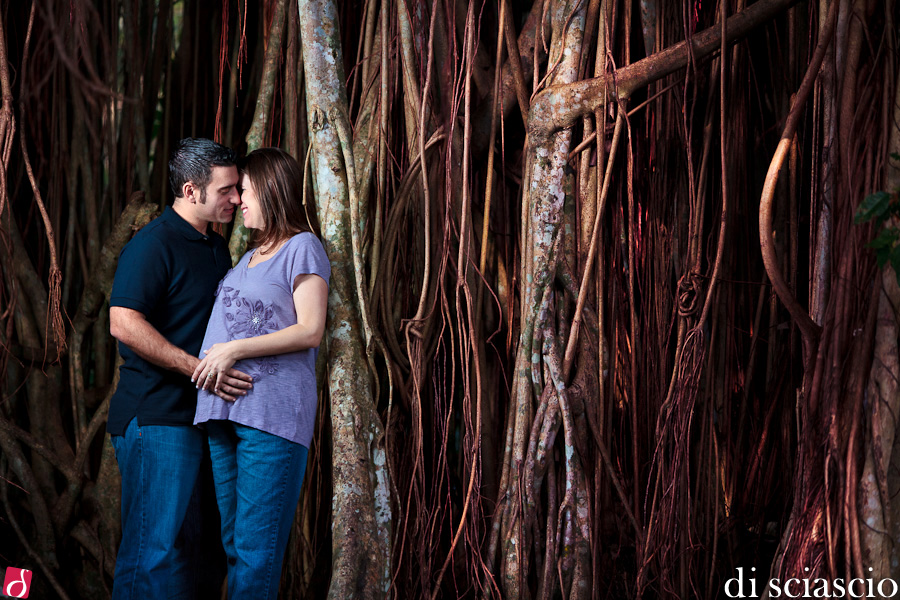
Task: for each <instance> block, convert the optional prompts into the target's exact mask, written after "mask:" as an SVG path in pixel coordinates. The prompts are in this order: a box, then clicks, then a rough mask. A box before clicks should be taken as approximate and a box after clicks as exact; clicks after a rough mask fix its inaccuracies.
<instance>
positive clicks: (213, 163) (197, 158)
mask: <svg viewBox="0 0 900 600" xmlns="http://www.w3.org/2000/svg"><path fill="white" fill-rule="evenodd" d="M236 162H237V155H236V154H235V153H234V150H232V149H231V148H226V147H225V146H223V145H221V144H217V143H216V142H214V141H212V140H208V139H206V138H184V139H183V140H181V141H179V142H178V143H177V144H175V149H174V150H172V154H171V155H169V185H170V186H171V187H172V193H173V194H175V197H176V198H181V196H182V188H183V187H184V184H185V183H187V182H188V181H190V182H192V183H193V184H194V185H195V186H197V187H199V188H200V194H201V200H202V199H205V197H206V186H207V185H209V180H210V179H212V168H213V167H231V166H234V164H235V163H236Z"/></svg>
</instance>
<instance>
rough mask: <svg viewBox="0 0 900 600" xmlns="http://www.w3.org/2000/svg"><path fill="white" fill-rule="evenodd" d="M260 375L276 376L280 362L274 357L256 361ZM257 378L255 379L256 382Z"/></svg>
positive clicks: (261, 358) (265, 357) (264, 357)
mask: <svg viewBox="0 0 900 600" xmlns="http://www.w3.org/2000/svg"><path fill="white" fill-rule="evenodd" d="M256 364H257V365H258V367H259V374H260V375H274V374H275V372H276V371H278V361H277V360H275V357H274V356H263V357H260V358H257V359H256ZM255 379H256V377H254V380H255Z"/></svg>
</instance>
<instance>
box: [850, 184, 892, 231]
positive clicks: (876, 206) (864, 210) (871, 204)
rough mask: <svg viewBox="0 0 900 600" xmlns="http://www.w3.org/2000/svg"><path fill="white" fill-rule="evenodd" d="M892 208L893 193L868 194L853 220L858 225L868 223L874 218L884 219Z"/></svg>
mask: <svg viewBox="0 0 900 600" xmlns="http://www.w3.org/2000/svg"><path fill="white" fill-rule="evenodd" d="M890 208H891V195H890V194H888V193H887V192H875V193H873V194H869V195H868V196H866V199H865V200H863V201H862V203H860V205H859V208H858V209H857V211H856V216H855V217H854V218H853V222H854V223H855V224H856V225H859V224H860V223H867V222H869V221H871V220H872V219H875V218H877V219H879V220H884V219H886V218H887V217H888V215H889V212H890Z"/></svg>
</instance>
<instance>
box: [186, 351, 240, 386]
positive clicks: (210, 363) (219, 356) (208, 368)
mask: <svg viewBox="0 0 900 600" xmlns="http://www.w3.org/2000/svg"><path fill="white" fill-rule="evenodd" d="M235 350H236V348H235V343H234V342H233V341H232V342H225V343H220V344H213V345H212V347H211V348H209V349H208V350H204V352H205V353H206V356H205V357H204V358H203V360H201V361H200V363H199V364H198V365H197V368H195V369H194V374H193V375H192V376H191V381H193V382H195V383H196V384H197V389H198V390H200V389H203V390H207V391H211V392H213V393H215V394H219V395H221V393H220V392H221V387H222V385H223V384H224V383H226V379H227V378H228V377H229V376H230V372H231V371H232V368H231V367H233V366H234V363H235V362H237V360H238V358H239V357H238V356H237V353H236V352H235Z"/></svg>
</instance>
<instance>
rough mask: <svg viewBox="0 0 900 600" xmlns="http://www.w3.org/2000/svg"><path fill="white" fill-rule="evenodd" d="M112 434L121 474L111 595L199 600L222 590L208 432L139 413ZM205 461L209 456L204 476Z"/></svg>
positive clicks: (120, 599)
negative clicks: (150, 420) (148, 421)
mask: <svg viewBox="0 0 900 600" xmlns="http://www.w3.org/2000/svg"><path fill="white" fill-rule="evenodd" d="M110 437H111V441H112V445H113V448H115V451H116V460H117V462H118V463H119V472H120V473H121V474H122V543H121V545H120V546H119V552H118V555H117V556H116V574H115V579H114V581H113V592H112V597H113V599H114V600H130V599H132V598H184V599H186V600H194V599H196V598H199V597H206V595H207V592H208V591H209V589H210V588H211V589H212V591H213V592H215V591H217V589H218V586H221V582H222V578H223V576H224V569H223V566H224V565H223V563H224V557H223V556H222V546H221V544H220V543H219V540H218V537H219V536H218V532H217V531H216V529H217V525H218V514H217V511H216V507H215V502H214V501H213V499H212V490H211V489H209V490H208V491H207V490H206V489H205V488H206V487H208V488H212V485H211V483H208V484H207V486H204V485H203V479H204V478H203V477H202V471H201V465H204V450H205V448H204V447H205V445H206V442H205V436H204V434H203V431H201V430H200V429H198V428H197V427H193V426H191V425H144V426H140V425H138V422H137V419H136V418H135V419H132V420H131V422H130V423H129V424H128V427H127V428H126V429H125V435H113V436H110ZM208 465H209V463H208V460H207V462H206V463H205V466H204V467H203V471H205V473H206V478H207V479H208V478H209V466H208ZM198 474H201V476H200V477H199V478H198ZM205 496H208V498H206V497H205ZM210 534H211V535H210ZM216 595H217V594H216Z"/></svg>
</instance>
